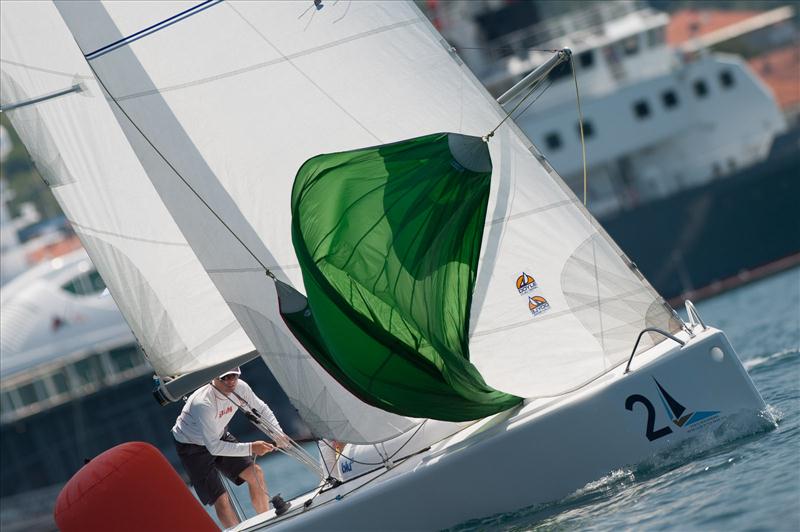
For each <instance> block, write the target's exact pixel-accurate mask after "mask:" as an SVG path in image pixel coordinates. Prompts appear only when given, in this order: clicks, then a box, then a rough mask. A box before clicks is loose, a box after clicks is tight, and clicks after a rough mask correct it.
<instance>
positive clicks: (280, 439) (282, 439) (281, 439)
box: [275, 434, 292, 449]
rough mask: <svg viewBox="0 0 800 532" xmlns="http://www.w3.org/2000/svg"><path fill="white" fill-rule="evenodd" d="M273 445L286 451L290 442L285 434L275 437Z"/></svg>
mask: <svg viewBox="0 0 800 532" xmlns="http://www.w3.org/2000/svg"><path fill="white" fill-rule="evenodd" d="M275 443H276V444H277V445H278V447H280V448H281V449H286V448H287V447H289V446H290V445H291V444H292V442H291V440H289V437H288V436H287V435H286V434H280V435H278V436H276V437H275Z"/></svg>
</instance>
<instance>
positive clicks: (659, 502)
mask: <svg viewBox="0 0 800 532" xmlns="http://www.w3.org/2000/svg"><path fill="white" fill-rule="evenodd" d="M696 307H697V310H698V312H699V314H700V316H701V317H702V318H703V320H704V321H705V322H706V323H707V324H708V325H712V326H714V327H717V328H720V329H722V330H724V331H725V334H727V336H728V338H729V340H730V341H731V344H732V345H733V347H734V348H735V349H736V351H737V352H738V354H739V357H740V358H741V360H742V362H743V364H744V366H745V368H746V369H747V371H748V372H749V373H750V376H751V378H752V379H753V382H754V383H755V385H756V387H757V388H758V390H759V391H760V392H761V395H762V396H763V397H764V400H765V401H766V403H767V404H768V405H769V411H768V412H767V413H766V415H765V419H764V420H752V422H744V423H743V424H742V426H741V427H739V432H738V433H734V434H726V435H724V436H721V437H723V438H724V439H723V440H722V441H719V442H703V446H702V447H700V448H698V447H695V446H690V447H687V448H680V449H677V450H674V451H673V452H671V453H670V454H667V455H662V456H656V457H653V458H652V459H651V460H649V461H648V462H646V463H644V464H640V465H638V466H636V467H633V468H627V469H620V470H617V471H613V472H610V473H609V474H608V475H607V476H605V477H604V478H599V479H596V480H595V481H592V482H590V483H588V484H587V485H586V486H584V487H582V488H581V489H578V490H576V491H575V492H574V493H572V494H571V495H569V496H567V497H565V498H564V499H562V500H560V501H555V502H552V503H550V504H546V505H538V506H533V507H530V508H524V509H520V510H517V511H514V512H509V513H505V514H500V515H495V516H489V517H486V518H484V519H480V520H472V521H468V522H466V523H462V524H460V525H458V526H456V527H454V528H453V530H454V531H473V530H474V531H478V530H502V531H527V530H620V529H627V530H631V529H635V530H664V529H669V530H726V531H731V530H737V531H738V530H787V531H789V530H792V531H797V530H800V268H795V269H793V270H790V271H786V272H783V273H781V274H778V275H774V276H772V277H769V278H767V279H763V280H761V281H758V282H755V283H752V284H749V285H746V286H743V287H741V288H738V289H736V290H732V291H729V292H726V293H724V294H722V295H719V296H717V297H714V298H712V299H708V300H706V301H702V302H699V303H697V305H696ZM684 317H685V316H684ZM308 449H309V450H310V451H311V452H315V448H314V447H311V446H309V447H308ZM259 464H260V465H261V466H262V468H263V469H264V471H265V476H266V479H267V483H268V485H269V491H270V495H273V494H275V493H277V492H280V493H281V495H282V496H283V497H284V499H286V500H289V499H291V498H292V497H294V496H296V495H299V494H300V493H303V492H306V491H308V490H310V489H313V487H314V486H315V485H316V479H315V477H314V476H313V475H312V474H311V473H309V472H306V471H305V470H303V469H302V466H299V465H297V464H296V463H293V462H292V461H291V460H290V459H288V458H287V457H285V456H279V455H275V456H269V457H268V458H265V459H260V460H259ZM531 482H536V479H535V478H531ZM479 488H480V486H477V485H476V489H479ZM507 488H508V489H522V490H524V489H525V486H507ZM234 493H235V496H234V498H235V499H237V500H238V501H239V502H240V503H241V504H242V506H243V509H244V512H245V515H246V516H248V517H249V516H252V515H253V514H254V511H253V508H252V506H250V503H249V497H248V495H247V490H246V488H245V487H244V486H242V487H239V488H237V489H236V490H234ZM431 511H435V508H431ZM212 513H213V512H212ZM380 528H381V529H385V530H390V529H391V526H390V524H389V523H387V524H386V526H385V527H380Z"/></svg>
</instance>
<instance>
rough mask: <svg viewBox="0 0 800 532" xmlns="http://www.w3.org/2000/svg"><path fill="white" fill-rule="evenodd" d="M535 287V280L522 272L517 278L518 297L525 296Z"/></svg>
mask: <svg viewBox="0 0 800 532" xmlns="http://www.w3.org/2000/svg"><path fill="white" fill-rule="evenodd" d="M537 286H538V285H537V284H536V280H535V279H534V278H533V277H531V276H530V275H528V274H527V273H525V272H522V275H520V276H519V277H517V291H519V293H520V295H523V294H527V293H528V292H530V291H531V290H533V289H534V288H536V287H537Z"/></svg>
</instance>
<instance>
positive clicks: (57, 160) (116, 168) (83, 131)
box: [0, 2, 254, 377]
mask: <svg viewBox="0 0 800 532" xmlns="http://www.w3.org/2000/svg"><path fill="white" fill-rule="evenodd" d="M0 20H2V32H1V34H2V35H1V36H0V39H1V41H0V42H2V47H0V49H1V50H2V52H0V62H1V64H2V74H1V76H2V104H3V106H4V107H5V106H6V105H9V104H13V103H17V102H21V101H23V100H27V99H29V98H33V97H38V96H40V95H44V94H50V93H53V92H55V91H58V90H61V89H64V88H65V87H70V86H72V85H74V84H80V85H81V91H80V92H79V93H72V94H68V95H64V96H61V97H59V98H55V99H53V100H49V101H45V102H42V103H38V104H35V105H29V106H25V107H20V108H17V109H14V110H11V111H7V112H6V113H5V114H7V115H8V117H9V119H10V120H11V122H12V124H13V125H14V128H15V130H16V131H17V133H18V134H19V135H20V137H21V138H22V140H23V142H24V144H25V146H26V147H27V149H28V151H29V152H30V155H31V157H32V158H33V160H34V161H35V164H36V167H37V169H38V170H39V172H40V174H41V175H42V177H43V178H44V179H45V180H46V181H47V183H48V185H49V186H50V188H51V190H52V192H53V194H54V195H55V197H56V200H57V201H58V203H59V205H60V206H61V207H62V209H63V210H64V212H65V214H66V216H67V218H68V219H69V220H70V223H71V224H72V226H73V228H74V229H75V231H76V233H77V234H78V236H79V237H80V239H81V242H82V243H83V244H84V247H85V248H86V249H87V251H88V253H89V255H90V256H91V258H92V261H93V262H94V264H95V265H96V266H97V269H98V271H99V272H100V273H101V275H102V276H103V278H104V279H105V280H106V283H107V285H108V288H109V291H110V292H111V294H112V295H113V296H114V299H115V301H116V302H117V304H118V306H119V308H120V310H121V311H122V313H123V314H124V316H125V318H126V319H127V321H128V323H129V324H130V326H131V328H132V329H133V332H134V334H135V335H136V338H137V339H138V341H139V342H140V344H141V346H142V348H143V350H144V352H145V355H146V356H147V358H148V360H149V362H150V364H151V365H152V366H153V368H154V369H155V371H156V373H158V374H159V375H161V376H165V377H166V376H174V375H180V374H184V373H187V372H192V371H195V370H200V369H203V368H206V367H209V366H213V365H215V364H218V363H221V362H224V361H226V360H229V359H233V358H236V357H238V356H240V355H243V354H246V353H248V352H252V351H253V350H254V347H253V345H252V343H251V342H250V341H249V339H248V338H247V336H246V335H245V334H244V331H242V329H241V327H240V326H239V324H238V323H237V322H236V320H235V319H234V317H233V314H231V312H230V311H229V309H228V308H227V306H226V305H225V304H224V301H222V298H221V297H220V295H219V293H218V292H217V290H216V289H215V288H214V285H213V284H212V283H211V281H210V279H209V278H208V275H207V274H206V273H205V272H204V271H203V269H202V268H201V266H200V264H199V262H198V261H197V259H196V257H195V256H194V253H193V252H192V250H191V248H190V247H189V245H188V243H187V242H186V239H185V238H183V235H182V234H181V233H180V231H179V230H178V228H177V226H176V225H175V223H174V222H173V221H172V217H171V216H170V215H169V213H168V212H167V210H166V208H164V205H163V204H162V203H161V200H160V199H159V198H158V195H157V194H156V192H155V190H154V189H153V187H152V185H151V184H150V182H149V180H148V179H147V178H146V176H145V175H144V171H143V169H142V167H141V165H140V164H139V161H138V160H137V159H136V156H135V155H134V153H133V151H132V150H131V149H130V146H129V144H128V142H127V140H126V139H125V136H124V135H123V134H122V132H121V131H120V129H119V126H118V125H117V123H116V121H115V120H114V118H113V115H112V114H111V110H110V109H109V107H108V104H107V103H106V101H105V99H104V98H103V96H102V91H101V90H100V88H99V86H98V85H97V83H96V81H95V80H94V79H93V76H92V74H91V71H90V70H89V69H88V67H87V65H86V63H85V61H84V60H83V58H82V57H81V56H80V54H79V53H77V50H76V49H75V45H74V42H73V40H72V38H71V35H70V34H69V31H68V30H67V28H66V27H65V26H64V24H63V21H62V20H61V18H60V16H59V15H58V12H57V11H56V10H55V8H54V6H53V5H52V4H50V3H45V2H11V3H8V4H4V5H3V10H2V18H1V19H0Z"/></svg>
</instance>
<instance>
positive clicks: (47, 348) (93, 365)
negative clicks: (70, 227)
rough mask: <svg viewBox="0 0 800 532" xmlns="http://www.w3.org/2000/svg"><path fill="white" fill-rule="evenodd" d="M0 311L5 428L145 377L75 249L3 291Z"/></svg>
mask: <svg viewBox="0 0 800 532" xmlns="http://www.w3.org/2000/svg"><path fill="white" fill-rule="evenodd" d="M0 305H1V306H2V314H3V319H2V320H0V353H2V356H0V368H2V375H3V377H2V381H0V383H1V384H0V397H2V405H3V408H2V423H3V424H4V425H5V424H7V423H11V422H13V421H16V420H19V419H22V418H25V417H27V416H29V415H32V414H35V413H37V412H41V411H44V410H46V409H48V408H52V407H55V406H57V405H60V404H63V403H65V402H68V401H73V400H76V399H78V398H79V397H83V396H85V395H88V394H91V393H94V392H95V391H97V390H99V389H100V388H102V387H104V386H111V385H114V384H116V383H119V382H121V381H123V380H128V379H130V378H132V377H135V376H139V375H144V374H148V373H150V372H151V371H152V370H151V369H150V366H149V365H148V364H147V363H146V362H145V360H144V359H143V358H142V356H141V354H139V353H138V351H137V348H136V339H135V338H134V337H133V334H131V330H130V327H129V326H128V324H127V322H125V320H124V319H123V317H122V315H121V314H120V313H119V311H118V310H117V306H116V304H115V303H114V300H113V299H112V298H111V296H110V295H109V294H108V291H107V290H105V283H104V282H103V279H102V278H101V277H100V275H99V274H98V273H97V270H96V269H95V268H94V266H93V265H92V262H91V261H90V260H89V257H88V256H87V255H86V252H85V251H83V250H82V249H79V250H77V251H73V252H71V253H68V254H66V255H63V256H61V257H56V258H54V259H51V260H49V261H45V262H42V263H40V264H38V265H37V266H35V267H34V268H32V269H30V270H28V271H27V272H25V273H23V274H21V275H20V276H19V277H17V278H15V279H14V280H12V281H11V282H9V283H8V284H7V285H4V286H3V289H2V292H0Z"/></svg>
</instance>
